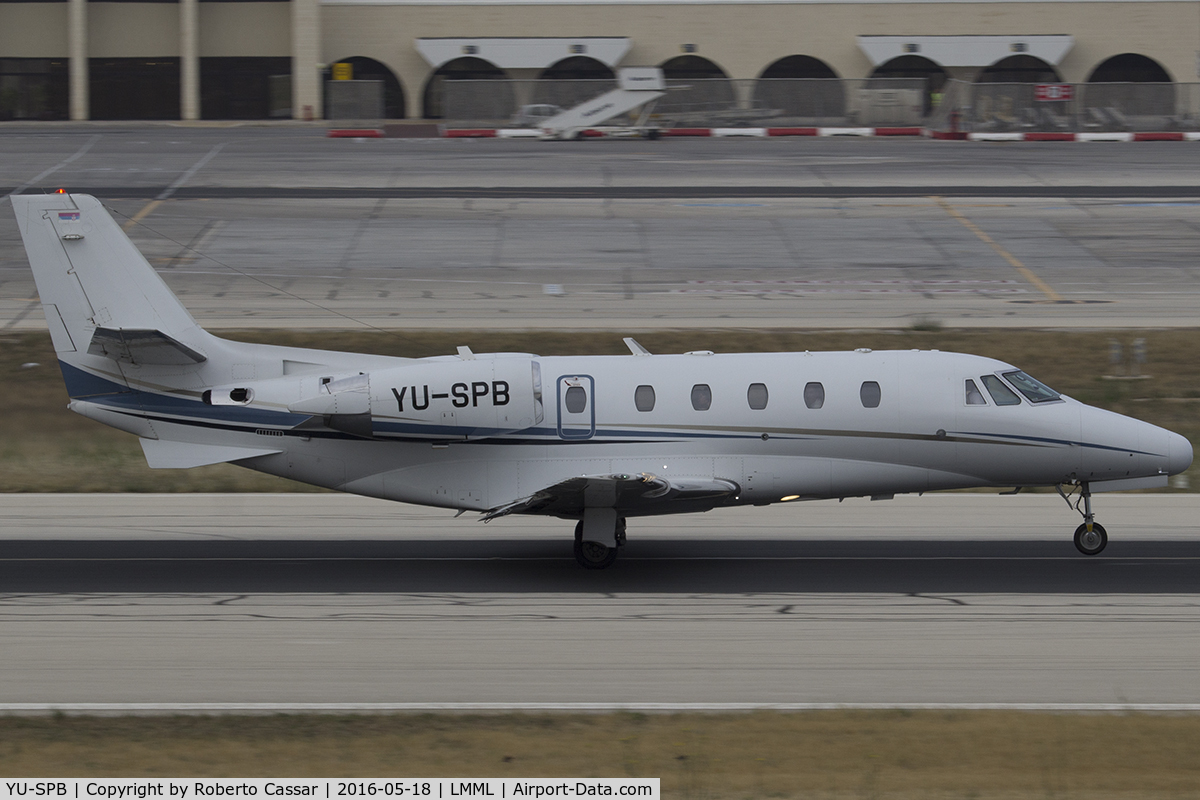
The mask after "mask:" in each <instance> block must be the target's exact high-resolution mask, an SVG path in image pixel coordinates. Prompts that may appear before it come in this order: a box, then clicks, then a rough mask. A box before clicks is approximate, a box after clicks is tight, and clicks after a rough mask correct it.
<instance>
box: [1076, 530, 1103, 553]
mask: <svg viewBox="0 0 1200 800" xmlns="http://www.w3.org/2000/svg"><path fill="white" fill-rule="evenodd" d="M1107 545H1108V531H1106V530H1104V526H1103V525H1101V524H1100V523H1099V522H1093V523H1092V532H1091V534H1089V533H1088V529H1087V523H1086V522H1085V523H1084V524H1082V525H1080V526H1079V527H1078V528H1076V529H1075V549H1077V550H1078V551H1079V552H1081V553H1083V554H1084V555H1085V556H1094V555H1097V554H1098V553H1099V552H1100V551H1101V550H1103V549H1104V548H1105V547H1106V546H1107Z"/></svg>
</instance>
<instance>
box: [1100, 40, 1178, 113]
mask: <svg viewBox="0 0 1200 800" xmlns="http://www.w3.org/2000/svg"><path fill="white" fill-rule="evenodd" d="M1081 89H1082V92H1081V94H1082V108H1083V113H1084V114H1085V115H1086V116H1087V119H1088V120H1089V121H1090V122H1091V123H1092V124H1094V125H1097V126H1103V125H1104V123H1108V125H1109V126H1113V127H1117V128H1125V129H1129V128H1137V129H1141V130H1170V129H1171V128H1173V127H1175V126H1176V124H1177V122H1178V119H1177V117H1178V114H1177V108H1176V103H1175V84H1174V83H1173V82H1172V81H1171V76H1170V75H1168V74H1167V71H1166V70H1165V69H1163V67H1162V65H1161V64H1159V63H1158V62H1157V61H1155V60H1154V59H1152V58H1148V57H1146V56H1143V55H1139V54H1138V53H1122V54H1121V55H1118V56H1113V57H1112V58H1108V59H1105V60H1104V61H1102V62H1100V63H1099V64H1098V65H1096V68H1095V69H1093V70H1092V74H1091V75H1089V76H1088V79H1087V85H1085V86H1083V87H1081Z"/></svg>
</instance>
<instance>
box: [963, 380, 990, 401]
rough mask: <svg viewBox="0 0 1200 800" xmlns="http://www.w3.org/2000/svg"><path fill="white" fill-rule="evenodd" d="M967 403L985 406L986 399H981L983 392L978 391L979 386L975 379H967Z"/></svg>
mask: <svg viewBox="0 0 1200 800" xmlns="http://www.w3.org/2000/svg"><path fill="white" fill-rule="evenodd" d="M967 405H969V406H986V405H987V400H984V399H983V392H981V391H979V387H978V386H976V385H975V381H973V380H971V379H970V378H968V379H967Z"/></svg>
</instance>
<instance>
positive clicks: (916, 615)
mask: <svg viewBox="0 0 1200 800" xmlns="http://www.w3.org/2000/svg"><path fill="white" fill-rule="evenodd" d="M1097 507H1098V514H1099V518H1100V519H1101V520H1102V521H1103V522H1104V523H1105V525H1106V527H1107V528H1108V530H1109V532H1110V538H1111V543H1110V545H1109V548H1108V549H1107V550H1106V551H1105V552H1104V553H1103V554H1102V555H1101V556H1098V557H1095V558H1085V557H1083V556H1080V555H1078V554H1077V553H1075V551H1074V548H1073V547H1072V545H1071V544H1070V540H1069V534H1070V531H1071V530H1073V528H1074V526H1075V524H1076V520H1075V519H1074V518H1073V512H1069V511H1068V509H1066V508H1065V506H1063V504H1062V501H1061V500H1060V499H1058V498H1057V497H1056V496H1052V495H1032V496H1026V495H1020V496H1016V497H999V496H996V495H973V494H954V495H931V496H925V497H920V498H918V497H901V498H898V499H897V500H894V501H890V502H877V503H871V502H869V501H866V500H847V501H846V502H845V503H842V504H838V503H836V502H821V503H810V504H793V505H784V506H774V507H770V508H765V509H737V510H725V511H720V512H712V513H709V514H704V515H699V516H694V517H691V516H684V517H677V518H660V519H648V520H639V521H638V522H637V524H636V525H632V526H631V528H630V543H629V545H628V547H627V549H626V552H625V553H623V555H622V558H621V560H619V561H618V562H617V564H616V565H615V566H614V568H612V569H610V570H608V571H605V572H599V573H589V572H585V571H582V570H579V569H578V568H577V567H576V566H575V565H574V563H573V561H572V559H571V556H570V547H569V530H568V528H569V526H567V525H564V523H562V522H560V521H555V520H539V519H532V520H520V519H511V518H510V519H505V520H498V521H497V522H494V523H492V524H490V525H488V526H483V525H480V524H479V523H477V522H473V521H471V520H470V518H468V517H465V516H464V517H461V518H458V519H457V520H455V519H453V518H452V516H451V515H449V514H448V513H446V512H442V511H438V510H429V509H418V508H413V507H408V506H402V505H396V504H387V503H383V502H381V501H374V500H367V499H362V498H353V497H345V496H340V495H319V494H312V495H286V496H284V495H250V496H247V495H236V496H189V495H176V496H170V495H104V496H96V497H93V496H86V495H59V496H53V495H51V496H46V495H4V496H0V530H2V531H3V539H2V540H0V550H2V551H3V558H2V559H0V581H2V585H3V586H4V587H5V594H4V595H2V596H0V646H2V647H3V650H4V652H5V654H6V655H5V658H4V659H3V661H0V704H11V703H41V704H46V703H51V704H52V703H88V702H92V703H97V702H98V703H139V702H140V703H210V704H211V703H242V704H245V703H256V702H257V703H313V702H325V703H342V704H345V703H418V704H436V703H500V704H522V703H578V702H595V703H627V704H630V705H638V704H650V703H901V704H903V703H939V702H940V703H967V704H980V703H1051V704H1056V703H1057V704H1061V703H1093V704H1111V703H1176V704H1179V703H1185V704H1187V703H1193V704H1194V703H1197V702H1200V680H1197V677H1198V669H1200V668H1198V667H1197V664H1198V663H1200V638H1197V637H1196V636H1195V635H1194V631H1195V626H1196V624H1197V623H1198V622H1200V602H1198V601H1197V596H1198V594H1200V577H1198V575H1197V570H1196V566H1197V564H1198V563H1200V537H1197V536H1196V532H1195V519H1196V514H1197V511H1198V510H1200V497H1197V496H1194V495H1105V496H1102V497H1099V498H1098V500H1097Z"/></svg>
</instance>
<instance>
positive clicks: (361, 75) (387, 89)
mask: <svg viewBox="0 0 1200 800" xmlns="http://www.w3.org/2000/svg"><path fill="white" fill-rule="evenodd" d="M334 63H337V64H349V65H350V77H351V78H352V79H353V80H356V81H382V82H383V115H384V117H386V118H387V119H404V88H403V87H402V86H401V85H400V81H399V79H397V78H396V73H394V72H392V71H391V70H390V69H389V68H388V66H387V65H386V64H384V63H383V62H381V61H376V60H375V59H373V58H367V57H366V56H351V57H350V58H341V59H338V60H337V61H336V62H334ZM332 73H333V70H332V68H331V67H326V69H325V75H324V77H325V80H327V81H328V80H330V79H331V78H332V77H333V74H332ZM325 117H326V119H328V118H329V108H328V107H326V109H325Z"/></svg>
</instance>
